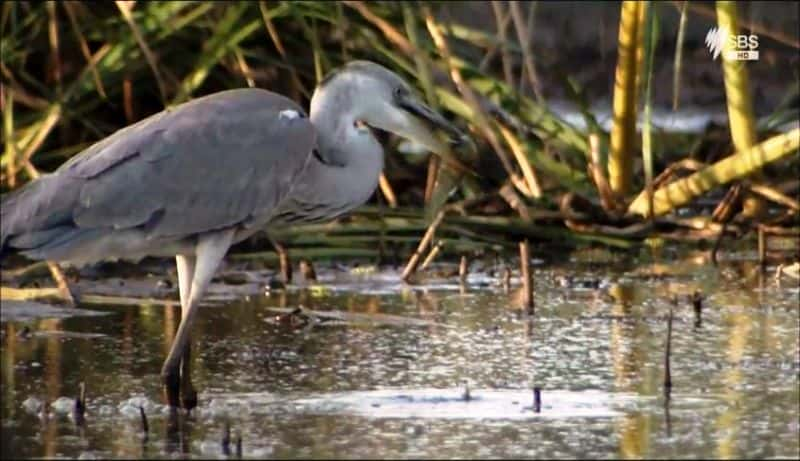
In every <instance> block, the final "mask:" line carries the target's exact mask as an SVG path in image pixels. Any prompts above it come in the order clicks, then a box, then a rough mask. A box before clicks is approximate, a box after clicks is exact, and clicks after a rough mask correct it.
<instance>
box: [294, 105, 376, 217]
mask: <svg viewBox="0 0 800 461" xmlns="http://www.w3.org/2000/svg"><path fill="white" fill-rule="evenodd" d="M355 97H357V96H356V95H354V92H353V93H351V92H348V91H337V92H330V93H327V92H324V93H315V94H314V97H313V98H312V101H311V110H310V119H311V123H312V124H313V125H314V128H315V129H316V131H317V144H318V145H319V155H318V157H319V158H312V159H311V161H310V164H309V167H308V170H307V171H308V174H309V177H312V176H313V177H314V182H315V188H316V189H317V192H318V193H319V194H333V195H334V196H337V197H342V198H345V197H344V196H347V197H346V198H347V199H348V200H350V201H352V202H354V203H355V202H358V203H355V206H357V205H361V204H362V203H364V202H365V201H366V200H368V199H369V197H370V196H371V195H372V193H373V192H374V191H375V188H376V186H377V184H378V178H379V176H380V174H381V171H382V170H383V149H382V147H381V145H380V143H379V142H378V141H377V140H376V139H375V137H374V136H373V135H372V133H370V132H369V130H368V129H367V128H357V127H356V126H355V125H356V120H359V114H358V112H357V110H355V108H354V107H353V104H352V101H354V99H353V98H355Z"/></svg>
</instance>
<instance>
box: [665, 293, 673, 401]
mask: <svg viewBox="0 0 800 461" xmlns="http://www.w3.org/2000/svg"><path fill="white" fill-rule="evenodd" d="M671 350H672V308H671V307H670V309H669V317H667V348H666V351H665V353H664V398H665V399H667V400H669V399H670V395H671V393H672V372H671V371H670V355H671Z"/></svg>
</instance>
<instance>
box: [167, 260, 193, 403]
mask: <svg viewBox="0 0 800 461" xmlns="http://www.w3.org/2000/svg"><path fill="white" fill-rule="evenodd" d="M195 261H196V258H195V256H194V255H177V256H176V257H175V267H176V268H177V269H178V288H179V291H180V295H181V319H183V318H185V317H186V316H187V315H188V313H189V293H190V290H191V287H192V277H193V276H194V267H195ZM191 354H192V341H191V335H189V339H188V340H187V341H186V349H185V350H184V351H183V357H182V359H181V373H180V376H181V379H180V395H181V403H182V404H183V408H185V409H187V410H191V409H192V408H194V407H196V406H197V392H196V391H195V390H194V386H192V371H191V370H192V368H191V364H192V359H191ZM174 391H175V390H173V392H174ZM168 392H169V391H168ZM169 400H177V398H175V397H172V398H170V399H169Z"/></svg>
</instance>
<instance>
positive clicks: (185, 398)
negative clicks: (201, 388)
mask: <svg viewBox="0 0 800 461" xmlns="http://www.w3.org/2000/svg"><path fill="white" fill-rule="evenodd" d="M181 405H182V406H183V409H184V410H186V411H192V410H193V409H195V408H196V407H197V391H196V390H194V387H191V386H189V387H188V388H185V389H183V390H182V391H181Z"/></svg>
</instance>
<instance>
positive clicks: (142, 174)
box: [0, 61, 461, 405]
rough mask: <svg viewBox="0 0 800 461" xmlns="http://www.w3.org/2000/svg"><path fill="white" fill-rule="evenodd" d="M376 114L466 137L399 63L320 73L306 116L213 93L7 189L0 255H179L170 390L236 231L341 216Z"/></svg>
mask: <svg viewBox="0 0 800 461" xmlns="http://www.w3.org/2000/svg"><path fill="white" fill-rule="evenodd" d="M370 126H372V127H376V128H380V129H383V130H386V131H390V132H393V133H395V134H398V135H400V136H404V137H407V138H410V139H414V140H416V141H417V142H419V143H421V144H422V145H424V146H426V147H428V148H429V149H430V150H431V151H433V152H435V153H443V152H444V151H445V150H446V145H445V144H444V143H443V141H442V140H440V139H439V138H438V137H437V136H435V135H434V133H433V130H432V129H430V126H433V127H436V128H440V129H443V130H444V131H446V132H447V133H448V134H450V135H451V136H455V137H456V138H458V139H460V138H461V134H460V133H459V132H458V130H457V129H455V128H454V127H453V126H452V125H450V124H449V123H448V122H447V121H446V120H445V119H444V118H442V117H441V115H439V114H437V113H435V112H433V111H432V110H431V109H429V108H428V107H426V106H425V105H424V104H422V103H421V102H420V101H419V100H418V99H416V98H415V97H414V96H413V95H412V92H411V90H410V88H409V87H408V85H406V83H405V82H403V81H402V80H401V79H400V78H399V77H398V76H397V75H395V74H394V73H392V72H390V71H388V70H387V69H385V68H383V67H381V66H379V65H377V64H373V63H369V62H359V61H357V62H353V63H350V64H348V65H346V66H344V67H343V68H341V69H339V70H338V71H337V72H335V73H332V74H331V75H330V76H329V77H328V78H326V79H325V80H324V81H323V82H322V83H321V85H320V86H319V87H317V89H316V90H315V91H314V96H313V97H312V99H311V108H310V110H309V115H308V116H306V114H305V112H304V111H303V110H302V108H300V107H299V106H298V105H297V104H295V103H294V102H292V101H291V100H289V99H287V98H285V97H283V96H280V95H277V94H274V93H270V92H269V91H265V90H259V89H239V90H230V91H224V92H220V93H216V94H213V95H210V96H205V97H202V98H198V99H195V100H193V101H191V102H188V103H185V104H181V105H180V106H177V107H175V108H172V109H167V110H165V111H163V112H160V113H158V114H156V115H153V116H151V117H149V118H147V119H145V120H142V121H141V122H139V123H136V124H134V125H131V126H129V127H127V128H125V129H122V130H120V131H118V132H116V133H114V134H113V135H111V136H109V137H107V138H105V139H103V140H101V141H99V142H97V143H96V144H94V145H92V146H91V147H89V148H88V149H86V150H85V151H84V152H82V153H80V154H79V155H77V156H75V157H74V158H73V159H71V160H70V161H69V162H67V163H65V164H64V165H63V166H61V167H60V168H59V169H58V170H56V171H55V172H54V173H52V174H48V175H45V176H43V177H41V178H39V179H37V180H35V181H33V182H31V183H30V184H28V185H26V186H25V187H23V188H22V189H20V190H18V191H16V192H13V193H11V194H9V195H7V196H5V197H3V199H2V204H1V205H0V217H1V218H2V222H1V223H0V255H2V253H3V251H4V250H6V249H8V248H11V249H16V250H18V251H20V252H22V253H23V254H25V255H27V256H29V257H31V258H34V259H48V260H54V261H67V262H72V263H85V262H92V261H98V260H102V259H109V258H111V259H116V258H125V259H140V258H142V257H144V256H175V258H176V265H177V268H178V276H179V286H180V298H181V323H180V326H179V328H178V332H177V333H176V336H175V339H174V340H173V343H172V347H171V348H170V352H169V355H168V356H167V359H166V361H165V362H164V368H163V369H162V374H163V376H164V379H165V382H166V383H167V384H168V390H169V389H170V388H176V387H177V386H176V385H175V380H176V379H177V376H178V373H179V370H178V368H179V365H180V363H181V361H183V363H184V364H187V363H188V362H189V361H188V360H186V359H187V357H189V347H188V344H189V331H190V330H191V326H192V322H193V319H194V318H195V317H196V314H197V306H198V304H199V301H200V299H201V297H202V295H203V293H204V292H205V290H206V288H207V287H208V285H209V283H210V282H211V278H212V276H213V274H214V273H215V272H216V270H217V267H218V266H219V264H220V262H221V261H222V258H223V257H224V255H225V253H226V252H227V251H228V248H229V247H230V246H231V245H232V244H233V243H235V242H237V241H240V240H242V239H244V238H247V237H248V236H250V235H252V234H253V233H254V232H256V231H257V230H259V229H262V228H264V227H266V226H268V225H281V224H286V223H296V222H315V221H321V220H326V219H331V218H334V217H337V216H340V215H342V214H344V213H346V212H348V211H350V210H352V209H353V208H355V207H357V206H359V205H361V204H362V203H364V202H366V201H367V200H368V199H369V197H370V195H372V193H373V192H374V190H375V188H376V186H377V183H378V178H379V176H380V173H381V170H382V169H383V149H382V147H381V145H380V143H378V141H377V140H376V139H375V137H374V136H373V135H372V132H371V130H370V128H369V127H370ZM187 369H188V368H187ZM181 370H183V369H182V368H181ZM181 373H183V371H181ZM189 387H191V385H189ZM181 392H184V391H181ZM168 395H170V394H169V392H168ZM173 395H174V394H173ZM175 404H176V400H175V399H173V398H172V397H170V405H175Z"/></svg>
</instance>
